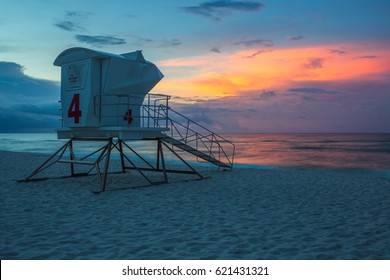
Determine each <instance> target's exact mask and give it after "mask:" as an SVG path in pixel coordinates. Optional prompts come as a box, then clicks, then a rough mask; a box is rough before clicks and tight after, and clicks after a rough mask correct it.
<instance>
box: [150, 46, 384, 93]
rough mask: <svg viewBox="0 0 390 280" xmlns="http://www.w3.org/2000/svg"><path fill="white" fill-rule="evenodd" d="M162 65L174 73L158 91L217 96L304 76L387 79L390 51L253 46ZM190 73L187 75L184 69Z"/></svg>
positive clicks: (280, 84)
mask: <svg viewBox="0 0 390 280" xmlns="http://www.w3.org/2000/svg"><path fill="white" fill-rule="evenodd" d="M254 54H256V55H254ZM373 54H374V55H373ZM157 65H159V66H160V67H161V68H162V69H167V72H168V73H169V74H171V76H167V77H165V78H164V80H163V81H161V82H160V84H158V85H157V86H156V88H155V89H156V90H157V91H161V92H173V93H174V95H178V96H180V97H186V98H190V99H191V98H193V97H194V96H196V97H197V98H201V99H203V98H204V99H215V98H220V97H223V96H235V95H239V94H240V92H247V91H256V90H257V91H261V90H269V89H276V88H277V89H287V88H288V87H289V85H291V84H292V83H294V82H304V81H306V82H308V81H351V82H353V81H354V80H373V81H379V82H381V81H384V82H386V81H387V80H388V73H390V50H389V49H385V48H384V47H382V46H380V45H379V46H375V47H368V46H364V45H358V44H357V45H349V46H344V47H342V48H340V47H339V45H322V46H310V47H306V46H304V47H293V48H279V49H271V50H264V51H258V50H256V49H253V50H245V51H239V52H235V53H227V54H207V55H205V56H198V57H185V58H179V59H174V60H165V61H160V62H157ZM186 72H187V73H188V75H185V74H183V73H186Z"/></svg>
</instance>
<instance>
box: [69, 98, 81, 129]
mask: <svg viewBox="0 0 390 280" xmlns="http://www.w3.org/2000/svg"><path fill="white" fill-rule="evenodd" d="M80 117H81V111H80V94H79V93H77V94H75V95H73V98H72V101H71V102H70V106H69V109H68V118H74V123H79V122H80Z"/></svg>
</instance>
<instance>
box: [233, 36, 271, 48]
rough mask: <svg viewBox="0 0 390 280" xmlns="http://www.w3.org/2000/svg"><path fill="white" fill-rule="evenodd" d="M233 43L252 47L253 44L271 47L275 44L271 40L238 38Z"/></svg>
mask: <svg viewBox="0 0 390 280" xmlns="http://www.w3.org/2000/svg"><path fill="white" fill-rule="evenodd" d="M233 45H244V46H245V47H247V48H250V47H254V46H262V47H273V46H274V45H275V44H274V42H273V41H271V40H264V39H260V38H258V39H252V40H240V41H237V42H235V43H233Z"/></svg>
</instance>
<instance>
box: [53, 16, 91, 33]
mask: <svg viewBox="0 0 390 280" xmlns="http://www.w3.org/2000/svg"><path fill="white" fill-rule="evenodd" d="M89 15H90V13H85V12H76V11H67V12H66V13H65V16H64V19H63V20H58V21H57V22H56V23H54V26H56V27H58V28H60V29H62V30H65V31H69V32H72V31H81V30H85V28H84V27H82V22H83V21H84V20H85V18H86V17H87V16H89Z"/></svg>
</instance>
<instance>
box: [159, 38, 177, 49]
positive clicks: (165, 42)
mask: <svg viewBox="0 0 390 280" xmlns="http://www.w3.org/2000/svg"><path fill="white" fill-rule="evenodd" d="M179 45H181V41H180V40H179V39H171V40H166V39H165V40H163V41H162V43H161V44H160V45H159V47H161V48H166V47H176V46H179Z"/></svg>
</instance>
